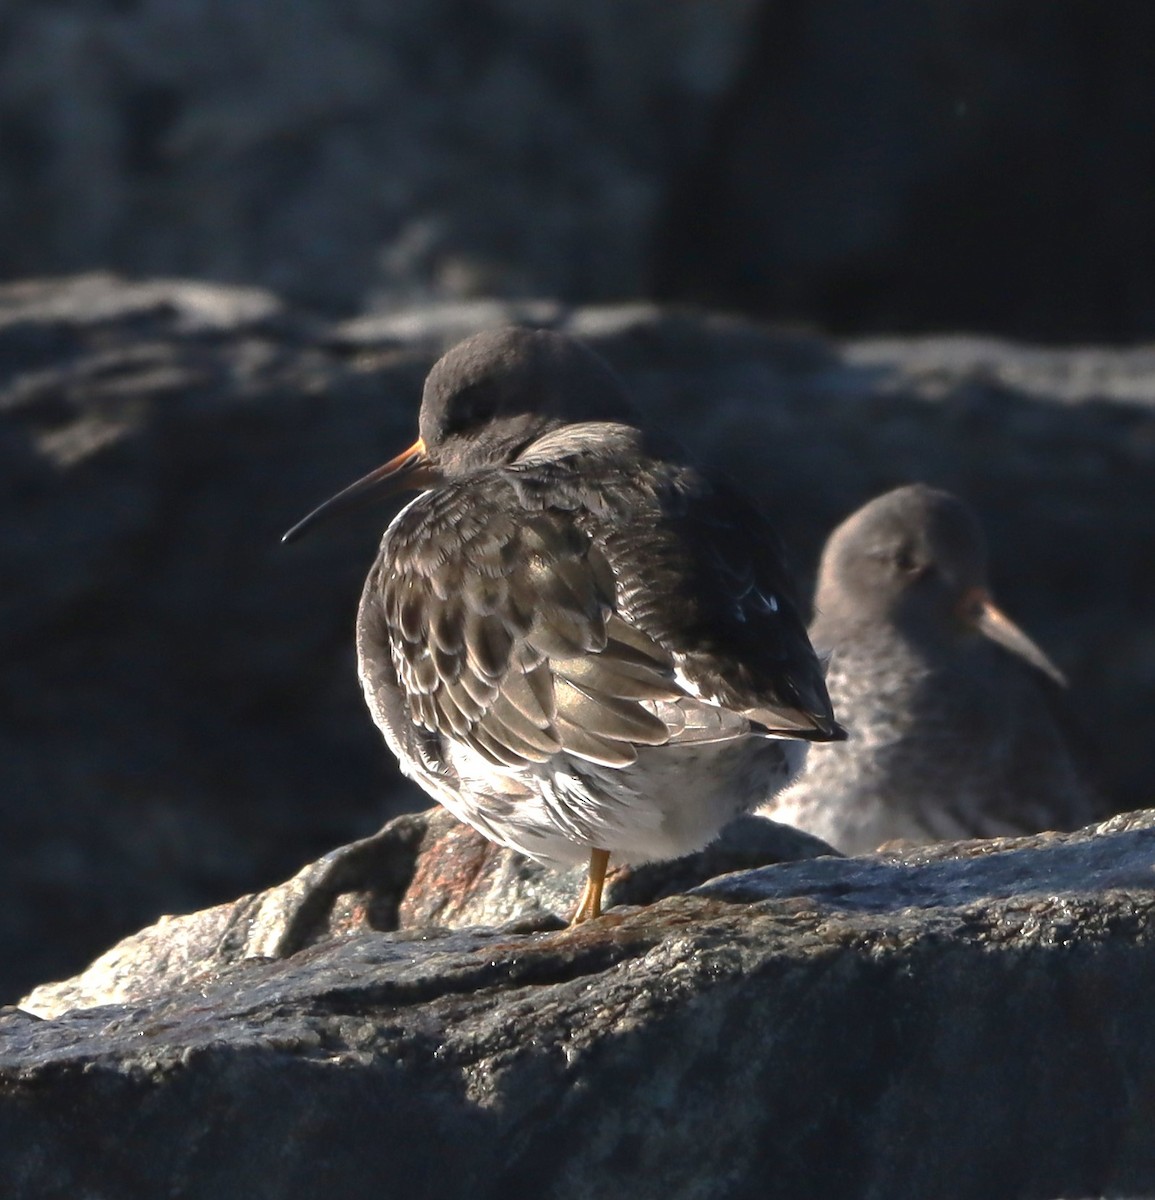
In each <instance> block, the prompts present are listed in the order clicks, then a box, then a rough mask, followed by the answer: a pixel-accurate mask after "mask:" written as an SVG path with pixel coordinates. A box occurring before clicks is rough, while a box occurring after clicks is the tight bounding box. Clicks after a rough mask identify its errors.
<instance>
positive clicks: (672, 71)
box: [0, 0, 1155, 341]
mask: <svg viewBox="0 0 1155 1200" xmlns="http://www.w3.org/2000/svg"><path fill="white" fill-rule="evenodd" d="M1153 33H1155V29H1153V27H1152V13H1151V9H1150V7H1149V6H1148V5H1147V4H1145V3H1144V2H1143V0H1130V2H1122V0H1117V2H1116V3H1114V4H1112V5H1110V6H1106V5H1100V6H1092V5H1086V4H1074V3H1064V4H1053V5H1043V6H1041V5H1038V4H1031V3H1028V2H1027V0H1004V2H1003V3H1001V4H999V5H998V6H997V7H995V8H992V7H990V6H985V5H979V6H976V5H974V4H968V3H966V2H965V0H950V2H949V3H947V2H942V3H939V4H936V5H933V6H922V7H920V8H918V9H916V10H914V11H912V10H911V8H910V6H909V5H908V4H904V3H898V2H896V0H881V2H879V3H875V4H870V5H867V6H863V5H860V4H856V3H853V2H847V0H842V2H840V3H831V4H826V5H819V6H812V7H811V6H802V7H799V6H797V5H792V4H781V3H770V2H769V0H762V2H761V3H759V2H757V0H725V2H722V0H693V2H689V0H683V2H682V3H678V4H655V3H652V2H644V0H585V2H584V3H582V4H580V5H574V4H564V3H561V2H560V0H552V2H551V0H537V2H536V3H534V4H526V3H524V0H486V2H485V3H484V4H461V3H455V2H454V0H427V2H426V3H423V4H420V5H412V4H403V3H398V2H397V0H392V2H389V3H386V2H380V3H376V4H372V5H365V4H362V3H358V2H357V0H324V2H322V0H296V2H295V3H293V4H291V5H288V4H284V3H281V4H269V3H266V2H265V0H232V3H231V4H230V5H229V6H228V10H227V12H226V13H222V12H220V11H218V9H217V8H216V7H214V6H213V5H212V4H210V3H208V0H186V2H185V3H183V4H180V5H172V4H164V3H151V4H145V3H135V4H129V3H118V4H113V3H106V4H98V3H88V4H72V5H67V6H63V7H62V6H60V5H56V4H45V3H43V2H42V0H6V3H5V4H4V5H3V6H0V130H2V136H0V272H2V274H3V276H4V277H5V278H18V277H20V276H25V275H35V274H43V273H56V274H61V273H67V272H76V271H84V270H91V269H93V268H97V267H100V268H103V267H112V268H114V269H116V270H118V271H123V272H126V273H129V274H132V275H134V276H145V277H148V276H156V275H161V276H190V275H192V276H197V277H200V278H206V279H213V280H217V281H222V282H233V283H238V284H248V285H255V286H260V287H265V288H271V289H274V290H276V291H277V292H278V293H280V294H284V295H286V296H288V297H289V298H290V299H291V300H292V301H293V302H294V303H296V304H302V305H306V306H309V307H314V308H315V307H318V306H320V307H321V308H323V309H325V310H327V311H333V310H341V311H345V312H350V313H351V312H359V311H361V310H362V309H363V308H364V307H366V306H367V305H370V306H372V307H376V308H381V309H387V310H395V309H397V308H406V307H411V306H414V305H420V304H423V303H425V302H426V301H428V300H430V299H449V300H460V301H472V300H475V299H477V298H485V297H490V296H494V295H498V296H504V297H508V298H517V299H526V298H533V297H541V296H545V297H560V298H561V299H563V300H565V301H567V302H569V303H591V302H604V301H606V300H612V299H621V298H634V297H637V296H643V295H650V296H655V295H656V296H659V297H660V298H663V299H667V300H668V299H671V298H674V299H679V300H689V301H691V302H694V303H698V304H708V305H710V306H716V307H721V308H725V309H728V310H743V311H747V312H754V313H757V314H765V315H770V316H773V317H774V318H776V319H784V318H785V319H795V318H801V319H803V320H806V321H809V322H817V323H819V324H821V325H822V327H824V328H828V329H830V328H833V329H838V330H842V331H859V332H862V331H865V330H884V331H889V330H893V329H907V330H911V329H928V328H929V329H938V330H942V329H955V328H968V329H981V330H987V331H991V332H998V333H1002V334H1004V335H1013V336H1019V337H1030V338H1043V339H1047V340H1054V339H1059V338H1065V339H1070V338H1079V339H1112V340H1120V339H1122V340H1128V341H1131V340H1135V339H1137V338H1143V337H1150V336H1151V334H1152V332H1153V331H1155V291H1153V289H1155V284H1153V283H1152V280H1155V269H1153V268H1155V238H1153V235H1152V232H1151V222H1150V220H1149V209H1150V204H1149V197H1150V195H1151V193H1152V188H1153V185H1155V178H1153V170H1155V167H1153V164H1152V161H1151V156H1150V155H1149V154H1148V153H1147V145H1146V130H1147V129H1148V128H1149V127H1150V126H1151V124H1152V120H1153V119H1155V99H1153V96H1152V90H1151V88H1150V86H1149V80H1148V74H1149V66H1148V63H1147V60H1146V57H1145V55H1146V48H1147V47H1148V46H1149V45H1150V44H1151V40H1152V35H1153ZM643 47H644V49H645V52H644V53H642V52H641V48H643Z"/></svg>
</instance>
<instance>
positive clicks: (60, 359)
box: [0, 276, 1155, 999]
mask: <svg viewBox="0 0 1155 1200" xmlns="http://www.w3.org/2000/svg"><path fill="white" fill-rule="evenodd" d="M514 318H518V319H526V320H539V321H546V322H549V323H552V324H555V325H557V326H558V327H561V328H564V329H567V330H570V331H572V332H575V333H578V334H580V335H581V336H585V337H587V338H588V339H589V340H590V341H591V343H592V344H594V345H595V346H597V347H598V348H600V349H601V350H602V351H603V352H604V353H606V355H607V356H608V357H610V358H611V359H612V360H613V361H614V362H615V363H616V364H617V365H618V366H619V367H620V368H621V370H622V371H623V373H624V374H625V375H626V377H627V379H628V382H629V384H630V385H631V387H633V388H634V389H635V391H636V392H637V394H638V396H639V398H640V401H641V402H642V404H643V406H644V407H646V408H647V409H648V410H649V412H650V414H651V416H652V418H653V419H654V420H660V421H663V422H664V423H666V424H668V425H669V426H670V427H671V428H673V429H675V430H677V431H679V432H680V433H681V434H682V435H683V436H684V437H685V438H686V440H687V441H689V442H690V443H691V444H692V445H693V446H694V447H695V448H696V449H697V450H698V451H699V452H700V453H701V454H702V455H703V457H705V458H707V459H710V460H712V461H715V462H724V463H725V465H726V466H727V468H728V469H729V470H730V472H731V473H732V474H733V475H734V476H736V477H737V478H738V479H739V480H740V482H741V483H742V484H743V485H745V486H746V487H747V488H749V489H750V491H751V492H752V493H754V494H755V495H757V496H758V497H759V498H760V499H762V500H763V501H764V502H765V503H766V505H767V507H768V509H769V511H770V512H771V513H772V514H773V515H774V518H775V520H776V522H777V524H778V525H779V526H780V527H781V529H782V531H783V532H784V534H785V535H786V536H787V538H788V541H789V543H790V544H791V547H792V549H793V551H794V558H795V561H796V563H797V565H798V566H799V568H800V571H801V574H802V576H803V578H804V579H805V578H806V576H807V575H808V573H809V571H810V570H811V569H812V564H813V562H814V558H815V556H816V554H817V551H818V548H819V547H820V545H821V543H822V540H823V538H824V537H825V536H826V534H827V533H828V532H829V530H830V529H831V528H832V527H833V526H834V525H835V524H836V523H837V521H839V520H840V519H841V518H842V517H843V516H844V515H845V514H846V513H847V512H849V511H850V510H851V509H853V508H855V507H856V506H857V505H859V504H860V503H862V502H863V501H864V500H865V499H867V498H868V497H869V496H871V495H874V494H877V493H878V492H880V491H882V490H885V489H886V488H889V487H892V486H894V485H896V484H898V483H903V482H908V481H910V480H913V479H925V480H926V481H928V482H930V483H933V484H937V485H940V486H943V487H947V488H950V489H951V490H954V491H956V492H958V493H959V494H960V495H963V496H964V497H966V498H967V499H968V500H969V501H970V502H971V503H973V504H974V505H975V507H976V508H977V510H978V512H979V514H980V517H981V518H982V520H983V523H984V525H985V527H986V530H987V533H988V536H989V540H990V542H991V545H992V553H993V583H994V587H995V589H996V591H997V593H998V595H999V597H1000V600H1001V602H1002V604H1003V606H1004V607H1005V608H1006V610H1007V611H1008V612H1009V613H1010V614H1011V615H1012V616H1013V617H1015V618H1018V619H1020V620H1021V621H1022V622H1023V623H1024V625H1026V626H1027V627H1028V628H1029V629H1030V630H1031V632H1032V634H1033V635H1034V636H1035V637H1036V638H1037V640H1038V641H1039V642H1040V644H1041V645H1043V646H1044V647H1045V648H1046V649H1047V650H1048V652H1050V653H1051V654H1052V656H1053V657H1054V659H1055V660H1056V662H1057V663H1058V664H1059V665H1060V666H1061V667H1062V668H1063V669H1064V670H1065V671H1066V672H1067V674H1068V676H1069V677H1070V678H1071V680H1072V681H1073V684H1074V687H1075V698H1076V707H1077V709H1078V711H1079V713H1080V715H1081V716H1082V718H1083V719H1084V721H1085V723H1086V724H1087V726H1088V727H1089V729H1090V730H1091V733H1092V735H1093V736H1094V738H1095V739H1097V741H1098V742H1099V743H1100V744H1101V747H1102V749H1103V751H1104V753H1103V761H1102V770H1103V776H1104V784H1105V787H1104V790H1105V792H1106V794H1107V796H1108V797H1109V799H1110V800H1111V802H1112V803H1113V804H1114V805H1115V806H1116V807H1117V808H1134V807H1138V806H1141V805H1143V804H1145V803H1147V802H1149V801H1150V799H1151V791H1150V786H1149V783H1148V781H1149V779H1150V778H1151V775H1152V773H1153V772H1155V737H1153V736H1152V724H1151V722H1152V716H1151V714H1152V712H1153V711H1155V703H1153V701H1155V609H1153V607H1152V605H1151V601H1150V597H1151V595H1152V594H1153V593H1155V574H1153V571H1155V568H1153V567H1152V560H1151V554H1150V548H1151V546H1152V545H1153V544H1155V470H1153V469H1152V467H1153V465H1155V352H1153V351H1152V350H1150V349H1136V350H1130V351H1107V350H1095V349H1082V350H1068V351H1049V350H1038V349H1032V348H1024V347H1016V346H1013V345H1009V344H1006V343H1000V342H993V341H978V340H973V339H959V338H945V339H926V340H897V339H890V340H871V341H851V342H844V343H833V342H826V341H822V340H820V339H817V338H812V337H805V336H801V335H792V334H780V333H772V332H768V331H766V330H764V329H762V328H759V327H758V326H755V325H752V324H747V323H743V322H741V321H737V320H730V319H725V318H721V317H709V316H694V315H690V314H684V313H675V312H664V311H661V310H657V309H654V308H650V307H647V306H644V305H635V306H625V307H603V308H589V309H577V310H574V309H569V308H566V307H565V306H564V305H561V304H559V303H556V302H555V303H541V304H534V305H521V304H516V305H511V306H503V305H502V304H500V303H497V302H486V303H477V304H470V305H453V306H447V307H446V306H442V307H437V306H433V307H426V308H413V309H411V310H408V311H407V312H406V313H404V314H395V315H392V316H388V317H378V318H360V319H358V320H356V321H350V322H348V323H346V324H343V325H341V324H338V325H332V324H326V323H322V322H318V321H314V320H309V319H306V318H304V317H302V316H301V315H300V314H298V313H296V312H295V311H293V310H291V309H286V308H285V307H283V306H282V305H281V304H280V303H279V302H278V301H277V300H276V299H275V298H273V297H271V296H269V295H268V294H267V293H262V292H253V291H240V292H238V291H234V290H231V289H227V288H213V287H210V286H208V285H204V284H189V283H179V282H168V283H165V282H154V283H149V284H133V285H130V284H124V283H119V282H117V281H116V280H115V279H112V278H110V277H103V276H97V277H93V276H88V277H80V278H77V279H73V280H68V281H63V282H58V283H48V282H29V283H24V284H20V285H12V286H9V287H5V288H0V584H2V586H0V661H3V663H4V668H3V672H2V673H0V824H2V827H3V831H4V836H3V838H0V875H2V876H3V878H4V879H5V881H6V886H7V895H6V904H5V905H4V907H3V909H2V910H0V997H3V998H8V999H13V998H15V997H16V996H18V995H20V994H22V993H23V992H24V991H26V990H27V989H28V988H29V987H31V986H32V985H33V984H35V983H38V982H41V981H43V980H45V979H51V978H60V977H62V976H65V975H67V974H70V973H72V972H75V971H76V970H78V969H79V968H80V967H81V966H82V965H83V964H84V963H85V962H87V961H89V960H90V959H91V958H92V957H93V956H94V955H96V954H97V953H99V952H100V951H102V950H103V949H105V948H106V947H108V946H109V945H110V944H112V943H113V942H114V941H116V940H117V939H118V938H120V937H122V936H124V935H126V934H128V933H130V932H131V931H132V930H134V929H139V928H140V927H141V926H142V925H144V924H147V923H148V922H150V921H153V920H155V919H156V917H157V915H158V914H160V913H162V912H179V911H188V910H192V909H196V908H203V907H206V906H208V905H212V904H216V903H220V902H223V901H226V900H231V899H232V898H233V897H235V896H237V895H238V894H240V893H247V892H253V891H256V890H258V889H261V888H264V887H268V886H271V885H273V884H275V883H276V882H278V881H280V880H283V879H285V878H287V877H289V876H291V875H292V874H293V873H294V872H296V871H298V870H299V869H300V867H301V864H302V863H307V862H309V861H311V860H313V859H316V858H317V857H319V856H320V855H321V854H324V853H325V852H326V851H328V850H331V849H332V848H333V847H335V846H339V845H342V844H343V843H346V842H348V841H350V840H352V839H355V838H358V837H362V836H365V835H368V834H369V833H371V832H372V831H373V830H374V829H376V828H378V827H379V825H380V823H381V822H382V820H383V819H384V818H385V817H386V816H389V815H393V814H395V813H396V812H398V811H399V810H401V809H402V808H404V807H406V806H413V805H415V804H420V803H422V799H421V798H420V797H418V796H416V795H415V794H414V793H413V791H412V790H411V789H409V790H406V787H405V785H403V784H402V783H401V782H400V781H399V779H398V778H397V776H396V774H395V772H393V769H392V764H391V762H390V761H389V755H388V752H387V751H386V749H385V748H384V746H383V744H382V743H381V740H380V738H379V737H378V735H377V733H376V731H375V730H374V729H373V727H372V725H371V723H370V721H369V719H368V717H367V715H366V713H365V711H364V706H363V703H362V700H361V696H360V693H359V689H358V685H357V681H356V676H355V669H354V663H353V649H352V617H353V612H354V609H355V605H356V600H357V595H358V592H359V589H360V585H361V581H362V579H363V577H364V573H365V570H366V569H367V566H368V563H369V561H370V559H371V557H372V555H373V552H374V548H375V545H376V542H377V538H378V536H379V532H380V529H381V527H382V525H383V523H384V521H385V520H386V517H387V513H386V512H385V511H381V512H376V513H374V512H366V513H364V514H361V515H360V516H358V517H357V518H355V519H351V520H350V521H349V522H348V523H346V524H345V525H342V526H338V527H334V528H332V529H330V530H326V531H324V532H323V533H318V534H317V535H316V536H314V537H311V538H309V539H307V540H306V541H304V542H303V543H302V544H301V545H300V546H294V547H290V548H283V547H281V546H280V545H279V543H278V540H277V539H278V537H279V535H280V533H281V532H282V531H283V530H284V529H286V528H287V527H288V526H289V525H290V524H291V523H292V522H293V521H295V520H296V519H297V518H298V517H300V516H301V515H303V513H304V512H305V511H307V509H308V508H309V507H310V506H311V505H313V504H314V503H316V502H317V501H319V500H321V499H323V498H324V497H325V496H326V495H328V494H329V493H331V492H332V491H333V490H335V489H336V488H337V487H338V486H341V485H343V484H344V483H346V482H348V481H349V480H351V479H353V478H354V477H355V476H356V475H357V474H359V473H360V472H362V471H364V470H366V469H368V468H369V467H371V466H374V465H376V464H377V463H378V462H380V461H382V460H383V459H384V458H385V457H387V456H388V455H390V454H392V453H395V452H396V451H397V450H398V449H400V448H401V447H403V446H405V445H407V444H408V443H409V441H410V440H411V439H412V436H413V422H414V418H415V414H416V407H417V401H418V396H419V390H420V385H421V380H422V378H423V375H424V372H425V370H426V369H427V367H428V365H429V363H430V362H431V361H432V359H433V358H434V357H435V356H436V355H437V354H438V352H439V351H440V350H441V349H443V348H444V347H445V345H447V344H448V343H451V342H453V341H455V340H457V339H458V338H459V337H460V336H462V335H464V334H466V333H469V332H472V331H473V330H474V329H476V328H477V327H479V326H480V325H483V324H499V323H501V322H502V321H504V320H508V319H514Z"/></svg>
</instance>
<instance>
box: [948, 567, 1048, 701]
mask: <svg viewBox="0 0 1155 1200" xmlns="http://www.w3.org/2000/svg"><path fill="white" fill-rule="evenodd" d="M963 617H964V619H965V620H967V621H968V622H969V623H970V624H972V625H974V626H975V627H976V628H977V629H978V630H979V632H980V633H983V634H985V635H986V636H987V637H989V638H990V639H991V641H992V642H997V643H998V644H999V645H1000V646H1003V647H1005V648H1006V649H1007V650H1009V651H1010V652H1011V653H1012V654H1017V655H1018V656H1019V657H1020V658H1025V659H1026V660H1027V662H1029V663H1030V664H1031V665H1032V666H1034V667H1038V669H1039V670H1040V671H1042V672H1043V674H1044V675H1049V676H1050V677H1051V678H1052V679H1053V680H1054V681H1055V682H1056V683H1057V684H1058V685H1059V686H1060V687H1066V686H1067V677H1066V676H1065V675H1064V674H1063V672H1062V671H1060V670H1059V668H1058V667H1056V666H1055V664H1054V663H1053V662H1051V660H1050V659H1049V658H1048V657H1047V656H1046V654H1044V653H1043V651H1042V650H1040V649H1039V647H1038V646H1036V645H1035V643H1034V642H1033V641H1031V639H1030V638H1029V637H1027V635H1026V634H1025V633H1024V632H1023V631H1022V630H1021V629H1020V628H1019V627H1018V626H1017V625H1016V624H1015V623H1014V621H1012V620H1011V619H1010V617H1008V616H1007V615H1006V613H1004V612H1003V611H1002V610H1001V609H1000V608H998V607H997V606H996V605H995V602H994V601H993V600H992V599H991V596H990V593H989V592H987V591H986V590H984V589H983V588H974V589H972V590H971V591H970V592H968V593H967V595H966V598H965V599H964V602H963Z"/></svg>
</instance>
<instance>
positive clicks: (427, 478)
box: [283, 327, 633, 541]
mask: <svg viewBox="0 0 1155 1200" xmlns="http://www.w3.org/2000/svg"><path fill="white" fill-rule="evenodd" d="M632 420H633V413H632V409H631V407H630V402H629V399H628V397H627V395H626V391H625V388H624V386H623V384H622V382H621V380H620V379H618V377H617V375H615V374H614V372H613V371H612V370H611V369H610V367H609V366H608V365H607V364H606V363H605V362H604V361H603V360H602V359H601V358H600V357H598V355H597V354H595V353H594V352H593V351H592V350H590V349H588V348H587V347H586V346H584V345H582V343H581V342H578V341H575V340H574V339H573V338H571V337H567V336H566V335H564V334H561V333H553V332H551V331H548V330H540V329H539V330H532V329H522V328H516V327H511V328H506V329H495V330H489V331H487V332H485V333H479V334H477V335H476V336H474V337H471V338H468V339H467V340H466V341H464V342H460V343H459V344H458V345H456V346H454V347H453V349H451V350H449V351H448V352H447V353H446V354H444V355H443V356H442V357H441V358H440V359H438V360H437V362H436V363H434V365H433V368H432V370H430V372H429V375H428V377H427V378H426V380H425V389H424V391H423V393H422V398H421V413H420V417H419V421H418V431H419V434H420V436H419V437H418V438H417V440H416V441H415V442H414V443H413V444H412V445H411V446H410V447H408V449H406V450H403V451H402V452H401V453H400V454H398V455H397V456H396V457H395V458H392V459H390V460H389V461H388V462H387V463H385V464H384V465H383V466H380V467H378V468H377V469H376V470H374V471H371V472H370V473H369V474H368V475H365V476H363V477H362V478H361V479H358V480H357V481H356V482H355V483H353V484H350V485H349V487H347V488H345V489H344V491H341V492H339V493H338V494H337V495H336V496H333V497H332V498H331V499H329V500H326V501H325V503H324V504H322V505H320V506H319V507H318V508H316V509H314V510H313V511H312V512H311V513H309V515H308V516H307V517H305V518H304V520H302V521H300V522H298V523H297V524H296V525H294V526H293V528H292V529H290V530H289V531H288V533H286V534H285V536H284V539H283V540H285V541H292V540H294V539H296V538H298V537H300V535H301V534H303V533H304V532H305V531H306V530H307V529H309V528H311V527H312V526H313V525H315V524H316V523H317V522H318V521H320V520H322V519H327V518H329V517H333V516H337V515H339V514H340V513H343V512H345V511H347V510H349V509H351V508H354V507H358V506H360V505H361V504H362V503H364V502H367V501H371V500H374V499H377V498H379V497H381V496H388V495H391V494H393V493H395V492H399V491H407V490H415V491H420V490H422V489H424V488H430V487H435V486H437V484H438V483H440V482H442V481H444V480H446V479H452V478H455V477H457V476H461V475H466V474H469V473H470V472H471V471H475V470H478V469H480V468H482V467H486V466H498V465H500V464H502V463H508V462H510V461H512V460H513V459H514V458H515V457H516V456H517V455H518V454H519V453H520V452H521V451H522V450H523V449H525V447H526V446H528V445H529V444H530V443H532V442H534V441H535V440H536V439H537V438H539V437H541V436H542V435H543V434H545V433H548V432H550V431H551V430H553V429H558V428H561V427H562V426H564V425H569V424H574V423H577V422H584V421H617V422H624V423H630V422H631V421H632Z"/></svg>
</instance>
